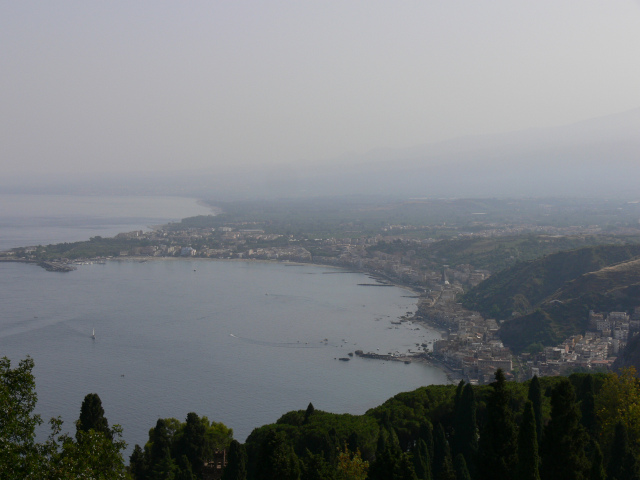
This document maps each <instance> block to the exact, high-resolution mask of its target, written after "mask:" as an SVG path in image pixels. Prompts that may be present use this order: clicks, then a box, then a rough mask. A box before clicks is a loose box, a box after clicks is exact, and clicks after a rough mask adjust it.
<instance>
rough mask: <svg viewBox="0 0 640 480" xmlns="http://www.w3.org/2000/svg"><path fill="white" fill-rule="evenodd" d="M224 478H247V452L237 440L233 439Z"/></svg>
mask: <svg viewBox="0 0 640 480" xmlns="http://www.w3.org/2000/svg"><path fill="white" fill-rule="evenodd" d="M222 480H247V452H246V450H245V448H244V446H243V445H241V444H240V443H239V442H238V441H237V440H231V443H230V444H229V452H228V454H227V466H226V467H224V472H223V473H222Z"/></svg>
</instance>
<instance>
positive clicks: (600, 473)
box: [589, 440, 606, 480]
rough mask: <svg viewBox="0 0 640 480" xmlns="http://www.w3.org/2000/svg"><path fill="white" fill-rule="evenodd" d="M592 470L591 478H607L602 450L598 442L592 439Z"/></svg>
mask: <svg viewBox="0 0 640 480" xmlns="http://www.w3.org/2000/svg"><path fill="white" fill-rule="evenodd" d="M591 452H592V453H591V471H590V473H589V480H605V478H606V474H605V472H604V460H603V458H602V450H600V445H598V442H595V441H593V440H592V441H591Z"/></svg>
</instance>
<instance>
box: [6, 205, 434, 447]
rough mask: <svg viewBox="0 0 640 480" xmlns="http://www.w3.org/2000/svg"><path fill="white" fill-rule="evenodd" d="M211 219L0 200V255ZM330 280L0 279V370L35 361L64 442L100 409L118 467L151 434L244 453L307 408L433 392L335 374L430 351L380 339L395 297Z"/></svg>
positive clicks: (44, 411)
mask: <svg viewBox="0 0 640 480" xmlns="http://www.w3.org/2000/svg"><path fill="white" fill-rule="evenodd" d="M209 213H211V210H210V209H209V208H207V207H205V206H202V205H199V204H198V203H197V202H196V200H194V199H188V198H177V197H91V196H84V197H78V196H64V195H62V196H60V195H0V250H3V249H7V248H13V247H17V246H26V245H37V244H48V243H57V242H63V241H76V240H86V239H88V238H90V237H92V236H96V235H101V236H111V235H115V234H117V233H120V232H122V231H131V230H140V229H146V228H149V227H150V226H151V225H156V224H162V223H166V222H168V221H177V220H179V219H181V218H183V217H187V216H193V215H201V214H209ZM337 271H339V270H336V269H330V268H329V267H321V266H313V265H304V266H288V265H286V264H274V263H259V262H233V261H210V260H197V259H180V260H153V261H148V262H145V263H140V262H137V261H111V262H107V264H105V265H99V264H94V265H82V266H79V267H78V270H76V271H74V272H70V273H66V274H61V273H52V272H46V271H44V270H43V269H41V268H39V267H36V266H34V265H23V264H11V263H3V264H0V356H8V357H9V358H10V359H11V360H12V362H14V363H17V362H18V361H19V360H20V359H22V358H25V357H26V356H27V355H30V356H31V357H32V358H33V359H34V361H35V369H34V373H35V375H36V385H37V387H36V388H37V392H38V398H39V401H38V405H37V409H36V410H37V412H38V413H40V414H41V415H42V416H43V418H44V419H45V420H46V419H48V418H49V417H52V416H61V417H62V419H63V420H64V421H65V426H66V429H67V430H68V431H70V432H73V431H74V426H73V422H74V421H75V420H76V419H77V418H78V415H79V411H80V404H81V403H82V399H83V398H84V396H85V395H86V394H87V393H92V392H96V393H98V394H99V395H100V397H101V399H102V401H103V405H104V408H105V411H106V415H107V418H108V419H109V421H110V423H111V424H114V423H118V424H120V425H122V426H123V428H124V438H125V440H126V441H127V442H128V443H129V447H128V449H127V452H128V453H130V451H131V450H132V448H133V445H134V444H136V443H138V444H143V443H144V442H145V441H146V440H147V434H148V430H149V429H150V428H151V427H153V426H154V425H155V422H156V420H157V419H158V418H165V417H175V418H179V419H182V420H183V419H184V418H185V417H186V414H187V413H188V412H190V411H194V412H196V413H198V414H199V415H206V416H208V417H209V418H210V419H211V420H215V421H220V422H223V423H225V424H226V425H228V426H229V427H231V428H233V429H234V432H235V438H237V439H239V440H240V441H244V440H245V439H246V437H247V435H248V434H249V433H250V432H251V430H252V429H253V428H255V427H258V426H261V425H264V424H267V423H272V422H275V421H276V420H277V419H278V418H279V417H280V416H281V415H282V414H283V413H285V412H287V411H289V410H292V409H305V408H306V406H307V405H308V403H309V402H313V404H314V406H315V407H316V408H319V409H321V410H326V411H330V412H334V413H352V414H362V413H364V412H365V411H366V410H367V409H368V408H371V407H374V406H377V405H379V404H380V403H382V402H383V401H385V400H386V399H388V398H390V397H391V396H393V395H395V394H397V393H399V392H401V391H406V390H412V389H414V388H417V387H419V386H422V385H428V384H432V383H445V382H446V381H447V379H446V376H445V375H444V373H442V372H441V371H440V370H438V369H436V368H434V367H432V366H429V365H425V364H418V363H412V364H410V365H405V364H403V363H401V362H383V361H376V360H366V359H362V358H353V359H351V360H350V361H348V362H342V361H339V360H337V359H338V358H341V357H348V354H349V353H352V352H354V351H355V350H356V349H362V350H364V351H374V352H380V353H387V352H395V351H398V352H406V351H407V350H409V349H413V350H414V351H415V348H416V347H415V344H416V343H422V342H425V341H430V340H433V339H436V338H439V333H438V332H436V331H434V330H431V329H428V328H425V327H422V326H418V325H413V324H408V323H403V324H402V325H395V324H392V323H391V321H395V320H397V318H398V317H399V316H401V315H404V314H405V313H407V312H412V311H414V310H415V303H414V302H415V300H414V299H412V298H407V294H408V293H409V292H407V291H405V290H402V289H399V288H375V287H361V286H358V285H357V284H358V283H370V281H369V280H368V278H367V277H366V276H364V275H362V274H356V273H339V274H338V273H336V272H337ZM93 329H95V331H96V339H95V341H94V340H92V339H91V338H90V336H91V332H92V330H93ZM325 339H326V341H325ZM349 358H350V357H349ZM46 432H47V430H46V429H45V428H44V427H43V428H42V429H41V431H40V432H39V434H40V435H41V436H43V435H46Z"/></svg>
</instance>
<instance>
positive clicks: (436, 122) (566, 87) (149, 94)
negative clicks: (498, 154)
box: [0, 0, 640, 173]
mask: <svg viewBox="0 0 640 480" xmlns="http://www.w3.org/2000/svg"><path fill="white" fill-rule="evenodd" d="M0 72H1V74H0V168H1V169H2V171H3V172H6V173H18V172H23V173H32V172H45V173H46V172H62V173H65V172H74V171H81V172H86V173H92V172H115V171H120V172H127V171H142V170H146V169H152V170H156V171H167V170H175V169H197V168H206V167H222V166H225V165H230V164H236V165H237V164H247V165H255V164H262V165H264V164H271V163H278V164H281V163H293V162H297V163H299V164H301V163H302V162H311V161H318V160H322V159H330V158H332V157H336V156H341V155H343V154H345V153H346V152H356V153H364V152H367V151H369V150H372V149H376V148H381V147H392V148H396V147H409V146H414V145H420V144H424V143H429V142H434V141H438V140H444V139H449V138H453V137H457V136H463V135H470V134H483V133H495V132H504V131H512V130H520V129H526V128H531V127H541V126H552V125H562V124H566V123H572V122H575V121H579V120H582V119H586V118H590V117H598V116H602V115H607V114H611V113H615V112H620V111H625V110H630V109H633V108H637V107H639V106H640V2H639V1H638V0H598V1H592V0H574V1H568V0H535V1H534V0H531V1H526V2H522V1H514V0H483V1H480V0H446V1H444V0H443V1H435V0H431V1H427V0H421V1H415V2H410V1H390V0H389V1H376V0H367V1H366V2H365V1H361V2H356V1H344V0H340V1H328V0H323V1H299V2H288V1H282V2H278V1H251V2H249V1H236V0H234V1H159V0H153V1H130V0H127V1H115V0H110V1H108V2H107V1H104V2H94V1H86V0H81V1H75V2H73V1H66V0H57V1H55V2H52V1H47V2H33V1H28V0H19V1H12V0H4V1H1V2H0Z"/></svg>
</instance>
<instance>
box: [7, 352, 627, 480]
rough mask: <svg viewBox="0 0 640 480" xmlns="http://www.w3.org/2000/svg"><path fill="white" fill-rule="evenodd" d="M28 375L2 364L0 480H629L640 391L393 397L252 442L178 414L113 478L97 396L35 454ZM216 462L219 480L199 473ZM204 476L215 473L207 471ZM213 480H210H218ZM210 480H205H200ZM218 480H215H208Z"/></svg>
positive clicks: (511, 390) (260, 431)
mask: <svg viewBox="0 0 640 480" xmlns="http://www.w3.org/2000/svg"><path fill="white" fill-rule="evenodd" d="M32 368H33V361H32V360H31V359H29V358H27V359H26V360H23V361H21V362H20V363H19V365H18V366H17V367H15V368H12V367H11V364H10V362H9V360H7V359H6V358H5V359H2V360H1V361H0V401H1V402H2V403H1V404H2V407H3V408H2V412H1V413H2V415H1V416H0V477H1V478H3V479H5V478H6V479H18V478H20V479H23V478H36V479H40V478H42V479H72V478H98V479H116V478H127V477H131V478H133V479H138V480H141V479H145V480H152V479H174V480H178V479H202V478H219V475H220V474H222V478H223V479H224V480H261V479H292V480H320V479H323V480H325V479H326V480H347V479H360V480H364V479H367V478H368V479H371V480H376V479H385V480H387V479H397V480H405V479H406V480H437V479H450V480H467V479H478V480H482V479H496V478H504V479H508V480H512V479H513V478H524V479H530V480H539V479H541V478H542V479H551V480H553V479H562V480H574V479H575V480H582V479H584V480H586V479H604V478H609V479H618V480H623V479H635V478H640V477H639V475H640V463H639V460H640V408H639V407H638V405H640V382H639V380H638V378H637V376H636V372H635V371H633V370H626V371H623V372H622V374H621V375H616V374H597V375H592V374H574V375H572V376H571V377H568V378H565V377H553V378H551V377H543V378H537V377H534V379H533V380H531V381H529V382H525V383H513V382H506V381H505V378H504V375H503V374H502V372H501V371H500V370H498V372H496V376H495V378H496V381H495V382H494V383H492V384H491V385H485V386H472V385H470V384H465V383H464V382H463V381H461V382H460V383H459V384H458V385H432V386H428V387H422V388H419V389H417V390H415V391H413V392H406V393H401V394H399V395H396V396H395V397H393V398H391V399H389V400H388V401H386V402H385V403H384V404H382V405H380V406H379V407H376V408H374V409H371V410H369V411H368V412H366V413H365V414H364V415H347V414H331V413H327V412H322V411H320V410H317V409H315V408H314V407H313V405H312V404H309V406H308V407H307V409H306V410H299V411H292V412H289V413H286V414H285V415H283V416H282V417H281V418H280V419H279V420H278V421H277V422H276V423H275V424H272V425H265V426H262V427H259V428H257V429H255V430H254V431H253V433H252V434H251V435H250V436H249V437H248V438H247V441H246V442H245V444H240V443H239V442H237V441H235V440H233V439H232V431H231V430H230V429H229V428H227V427H226V426H224V425H222V424H220V423H215V422H210V421H209V420H208V419H206V418H205V417H199V416H198V415H197V414H195V413H189V414H188V415H187V417H186V419H185V421H184V422H180V421H178V420H176V419H159V420H158V421H157V423H156V425H155V427H153V428H152V429H151V430H150V431H149V441H148V442H147V443H146V444H145V445H144V447H140V446H139V445H136V447H135V448H134V450H133V453H132V455H131V457H130V465H129V467H128V468H125V466H124V461H123V459H122V455H121V453H122V450H123V449H124V447H125V444H124V442H123V441H122V432H121V430H120V429H119V427H117V426H115V427H112V428H109V426H108V422H107V420H106V418H105V416H104V409H103V408H102V404H101V402H100V399H99V397H98V396H97V395H96V394H89V395H87V396H86V397H85V399H84V402H83V405H82V408H81V413H80V418H79V419H78V421H77V422H76V436H75V438H73V437H71V436H69V435H61V434H60V431H61V421H60V420H56V419H53V420H52V421H51V425H52V433H51V435H50V437H49V438H48V439H47V440H46V441H45V442H43V443H38V442H36V439H35V433H34V431H35V427H36V426H37V425H38V424H40V423H41V420H40V418H39V417H38V416H37V415H34V414H33V409H34V407H35V402H36V394H35V384H34V381H33V375H32V374H31V370H32ZM223 450H225V451H226V460H227V465H226V468H225V469H224V470H215V468H214V467H211V465H212V463H211V460H212V459H213V458H214V457H216V455H218V456H219V455H220V452H221V451H223ZM212 468H213V469H212ZM216 472H217V473H216ZM212 475H213V476H212ZM216 475H217V476H216Z"/></svg>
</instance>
